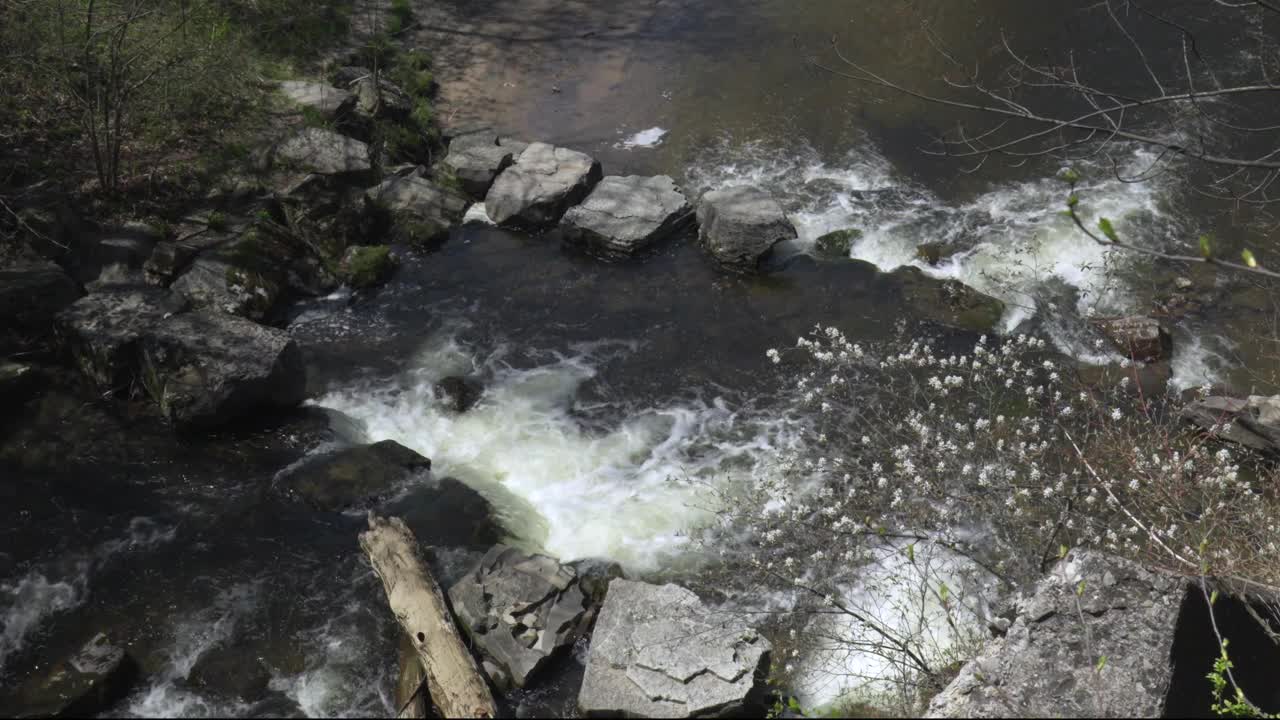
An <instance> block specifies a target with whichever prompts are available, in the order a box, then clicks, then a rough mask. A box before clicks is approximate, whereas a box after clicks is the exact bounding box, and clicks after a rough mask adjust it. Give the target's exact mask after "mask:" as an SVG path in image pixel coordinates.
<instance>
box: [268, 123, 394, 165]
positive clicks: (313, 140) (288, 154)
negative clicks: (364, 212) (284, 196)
mask: <svg viewBox="0 0 1280 720" xmlns="http://www.w3.org/2000/svg"><path fill="white" fill-rule="evenodd" d="M272 158H273V160H274V162H275V163H276V164H278V165H285V166H288V167H289V168H291V169H294V170H299V171H301V172H308V173H315V174H317V175H339V174H343V173H362V172H368V171H369V169H370V168H371V165H370V164H369V146H368V145H366V144H365V143H362V142H360V141H359V140H356V139H354V138H349V137H347V136H345V135H339V134H338V133H336V132H333V131H332V130H325V129H322V128H303V129H302V130H300V131H298V132H297V134H295V135H293V136H292V137H290V138H288V139H287V140H285V141H284V142H282V143H280V144H279V145H277V146H276V147H275V149H274V151H273V153H272Z"/></svg>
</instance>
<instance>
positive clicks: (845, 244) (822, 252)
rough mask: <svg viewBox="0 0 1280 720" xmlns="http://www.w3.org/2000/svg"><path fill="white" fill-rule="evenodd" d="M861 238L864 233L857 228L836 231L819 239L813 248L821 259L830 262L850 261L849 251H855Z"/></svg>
mask: <svg viewBox="0 0 1280 720" xmlns="http://www.w3.org/2000/svg"><path fill="white" fill-rule="evenodd" d="M861 237H862V231H861V230H859V229H857V228H849V229H847V230H836V231H835V232H829V233H827V234H826V235H823V236H822V237H820V238H818V239H817V240H816V241H815V242H814V244H813V246H814V250H816V251H817V253H818V255H819V256H820V257H824V258H827V259H828V260H848V259H849V251H851V250H852V249H853V244H854V243H855V242H857V241H858V238H861Z"/></svg>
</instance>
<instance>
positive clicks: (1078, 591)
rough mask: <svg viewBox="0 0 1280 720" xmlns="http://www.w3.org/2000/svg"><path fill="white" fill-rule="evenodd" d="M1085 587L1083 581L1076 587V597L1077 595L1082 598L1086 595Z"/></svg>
mask: <svg viewBox="0 0 1280 720" xmlns="http://www.w3.org/2000/svg"><path fill="white" fill-rule="evenodd" d="M1084 587H1085V585H1084V581H1083V580H1081V581H1080V584H1079V585H1077V586H1076V595H1077V596H1082V595H1084Z"/></svg>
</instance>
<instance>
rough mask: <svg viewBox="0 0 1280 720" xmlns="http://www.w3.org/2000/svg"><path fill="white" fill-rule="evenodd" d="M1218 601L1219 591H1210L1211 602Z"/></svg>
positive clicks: (1211, 603)
mask: <svg viewBox="0 0 1280 720" xmlns="http://www.w3.org/2000/svg"><path fill="white" fill-rule="evenodd" d="M1216 602H1218V591H1217V590H1214V591H1213V592H1211V593H1209V604H1210V605H1213V604H1214V603H1216Z"/></svg>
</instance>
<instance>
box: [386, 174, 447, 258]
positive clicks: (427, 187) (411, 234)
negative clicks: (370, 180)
mask: <svg viewBox="0 0 1280 720" xmlns="http://www.w3.org/2000/svg"><path fill="white" fill-rule="evenodd" d="M365 197H366V198H368V200H369V201H370V202H373V203H376V205H377V206H378V207H380V208H382V209H384V210H386V211H388V212H389V213H390V214H391V217H392V225H393V228H394V231H395V233H396V234H397V235H399V236H400V237H401V238H402V239H404V240H408V241H413V242H433V241H436V240H441V239H443V238H445V237H448V235H449V230H450V229H451V228H453V227H454V226H455V225H457V224H458V223H459V222H460V221H461V220H462V214H463V213H464V212H465V211H466V209H467V199H466V198H464V197H462V196H461V195H459V194H457V193H455V192H453V191H450V190H446V189H442V188H440V187H438V186H436V185H435V184H434V183H432V182H431V181H430V180H428V179H426V178H423V177H420V176H418V175H405V176H403V177H400V176H392V177H390V178H388V179H387V180H386V181H384V182H382V183H381V184H379V185H377V186H376V187H372V188H370V189H369V190H367V191H365Z"/></svg>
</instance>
